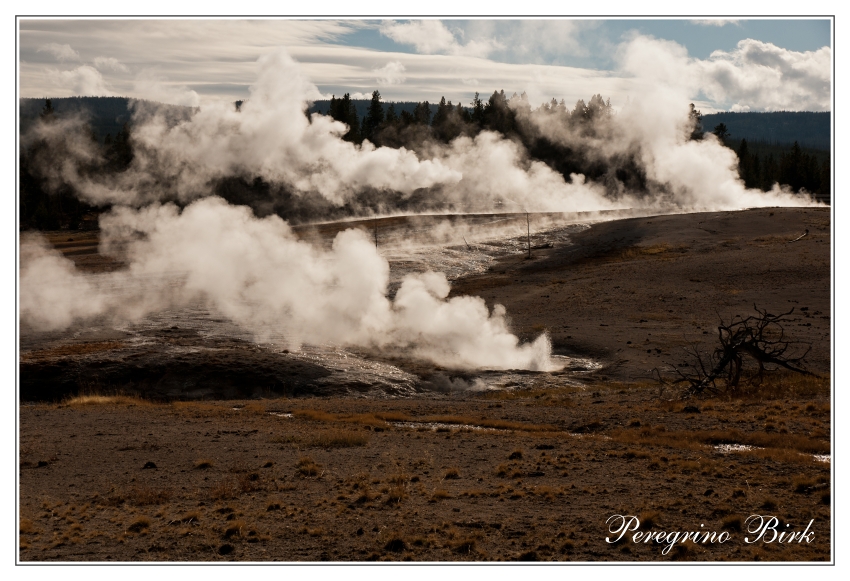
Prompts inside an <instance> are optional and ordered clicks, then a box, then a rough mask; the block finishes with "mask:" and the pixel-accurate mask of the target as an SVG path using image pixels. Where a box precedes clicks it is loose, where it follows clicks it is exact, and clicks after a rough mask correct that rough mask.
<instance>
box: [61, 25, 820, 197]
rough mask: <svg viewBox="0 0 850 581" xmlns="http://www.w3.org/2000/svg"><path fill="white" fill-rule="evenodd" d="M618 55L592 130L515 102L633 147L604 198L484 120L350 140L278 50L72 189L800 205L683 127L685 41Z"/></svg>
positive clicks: (589, 141)
mask: <svg viewBox="0 0 850 581" xmlns="http://www.w3.org/2000/svg"><path fill="white" fill-rule="evenodd" d="M622 54H623V55H624V56H623V59H622V61H623V62H622V68H623V71H624V72H625V73H627V74H631V75H633V76H634V77H635V79H636V80H635V84H636V85H638V86H640V87H641V90H640V91H638V92H636V93H635V96H634V98H632V99H631V100H630V102H629V103H628V104H627V105H626V106H624V108H623V110H622V111H621V112H620V113H619V114H618V115H617V116H616V117H615V118H614V119H611V120H608V121H607V122H606V126H605V127H604V128H603V129H604V131H602V132H600V134H601V135H602V138H590V137H587V136H586V135H584V134H582V133H581V132H578V131H575V130H574V129H571V128H570V127H569V126H568V125H565V124H561V123H556V122H553V120H552V118H551V117H549V116H546V115H542V114H539V113H538V114H531V113H528V114H525V115H523V114H522V112H520V113H521V115H520V117H521V119H522V120H523V121H524V122H526V123H529V122H530V123H532V124H534V125H536V127H537V129H538V131H539V132H540V134H541V135H542V136H545V137H547V138H548V139H551V140H553V141H556V142H560V143H561V144H563V145H567V146H569V147H572V148H574V149H580V150H581V151H583V152H585V153H586V154H587V155H588V156H591V157H592V156H596V157H598V158H599V159H600V160H603V161H607V160H610V159H612V158H614V157H616V156H618V155H622V154H625V153H630V152H637V154H638V161H639V163H640V164H641V166H642V167H644V169H645V171H646V173H647V178H648V179H649V180H650V182H651V183H652V184H654V190H655V191H656V195H650V196H646V195H643V196H642V197H636V196H635V195H633V193H631V192H627V191H621V192H620V195H619V196H618V197H617V198H616V199H612V198H611V197H610V196H606V195H605V190H604V188H602V187H601V186H599V185H598V184H595V183H592V182H587V181H586V180H585V177H584V176H582V175H572V176H571V177H570V179H569V180H565V179H564V178H563V176H562V175H561V174H559V173H558V172H556V171H554V170H552V169H551V168H550V167H549V166H548V165H546V164H545V163H542V162H539V161H534V160H530V159H528V156H527V154H526V152H525V151H524V149H523V148H522V146H521V145H519V144H517V143H515V142H514V141H511V140H508V139H505V138H504V137H503V136H501V135H500V134H498V133H493V132H488V131H484V132H481V133H480V134H478V135H477V136H476V137H475V138H474V139H470V138H467V137H460V138H458V139H456V140H454V141H453V142H452V143H451V144H449V145H448V146H443V145H440V144H431V145H430V146H429V147H426V146H423V148H422V151H421V152H420V153H419V154H418V155H417V154H416V153H414V152H413V151H410V150H408V149H405V148H399V149H395V148H389V147H378V148H376V147H375V146H374V145H372V144H371V143H368V142H364V143H363V145H362V146H357V145H355V144H352V143H350V142H346V141H343V140H342V139H340V136H341V135H343V134H344V133H345V131H346V130H347V129H346V127H345V125H344V124H342V123H340V122H337V121H334V120H333V119H331V118H330V117H327V116H322V115H313V116H312V117H311V118H309V119H308V117H307V115H306V114H305V111H306V107H307V102H308V100H309V99H311V98H313V97H315V96H316V95H318V94H319V91H318V89H317V88H316V87H315V86H314V85H313V84H312V83H311V82H310V81H309V80H307V79H306V78H305V77H304V76H303V74H302V73H301V70H300V68H299V66H298V64H297V63H296V62H295V61H293V60H292V59H291V58H290V57H289V56H288V55H287V54H286V53H285V52H283V51H277V52H274V53H271V54H268V55H266V56H264V57H262V58H261V59H260V61H259V65H260V66H259V76H258V78H257V82H256V83H255V84H254V85H253V86H252V87H251V95H250V98H249V99H248V100H247V101H246V102H245V103H244V104H243V105H242V106H241V110H240V111H236V109H235V107H233V105H232V104H230V103H209V104H205V105H204V106H203V107H201V109H200V111H198V112H197V113H196V114H195V115H193V116H192V117H191V119H189V120H187V121H184V122H181V123H179V124H177V125H176V126H174V125H173V124H172V123H169V121H168V120H167V119H166V117H165V114H156V113H154V114H150V112H146V114H145V115H139V116H138V117H137V119H136V124H135V126H134V130H133V145H134V153H135V161H134V163H133V165H132V166H131V168H130V169H129V170H128V171H126V172H122V173H120V174H119V175H118V176H117V178H116V177H114V176H113V177H110V178H109V179H108V180H107V181H103V179H102V178H91V179H88V178H87V179H82V178H77V179H74V180H73V183H74V184H75V186H76V187H77V190H78V191H80V192H81V195H82V196H83V197H84V198H85V199H86V200H87V201H89V202H92V203H95V204H102V203H110V204H131V205H135V206H139V205H143V204H146V203H150V202H153V201H163V200H173V199H178V200H180V201H183V202H188V201H191V200H193V199H197V198H199V197H204V196H207V195H210V193H211V184H212V183H213V182H214V181H215V180H217V179H220V178H223V177H228V176H241V177H244V178H248V179H252V178H255V177H260V178H263V179H264V180H266V181H267V182H271V183H279V184H286V185H287V186H288V187H289V188H291V189H294V190H295V191H296V192H315V193H319V194H321V195H322V196H324V197H325V198H327V199H328V200H330V201H331V202H333V203H334V204H340V205H341V204H343V203H345V202H346V201H347V200H348V199H350V197H351V196H352V195H353V194H354V193H356V192H358V191H361V190H363V189H364V188H372V189H374V190H378V191H380V190H389V191H394V192H400V193H402V194H410V193H412V192H414V191H415V190H418V189H421V188H439V191H440V195H441V196H444V197H445V198H446V199H447V201H450V202H454V203H456V205H457V206H458V207H470V206H471V207H474V208H475V209H476V210H481V209H487V208H494V207H495V204H496V201H497V200H498V201H502V202H503V201H506V200H507V201H510V202H513V204H511V206H512V207H514V208H517V209H522V210H527V211H565V212H566V211H581V210H603V209H612V208H630V207H631V208H634V207H642V208H655V207H658V208H660V207H666V208H670V207H671V206H672V207H676V208H679V209H681V210H684V211H700V210H732V209H740V208H743V207H752V206H764V205H782V206H788V205H795V206H796V205H806V204H811V203H812V202H811V200H810V199H809V198H808V197H806V196H797V195H793V194H791V193H789V192H787V191H782V190H781V189H780V188H779V187H777V188H775V189H774V191H773V192H769V193H764V192H761V191H759V190H747V189H746V188H745V187H744V185H743V182H742V181H741V180H740V179H739V177H738V174H737V170H736V166H737V159H736V156H735V153H734V152H733V151H731V150H729V149H728V148H725V147H723V146H722V145H721V144H720V143H719V142H717V140H716V139H714V137H713V136H712V135H708V136H707V138H706V139H705V140H703V141H699V142H693V141H688V139H687V138H686V136H687V134H688V131H687V130H686V127H685V125H686V124H687V104H688V97H689V95H690V94H692V93H693V92H694V80H693V74H692V68H693V67H691V66H690V64H689V61H688V58H687V53H686V52H685V51H684V49H683V48H682V47H680V46H679V45H676V44H675V43H671V42H667V41H659V40H655V39H651V38H646V37H639V38H637V39H634V40H633V41H631V42H630V43H629V44H628V45H627V48H625V49H624V50H623V52H622Z"/></svg>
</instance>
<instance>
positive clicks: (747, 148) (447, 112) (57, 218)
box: [20, 91, 831, 230]
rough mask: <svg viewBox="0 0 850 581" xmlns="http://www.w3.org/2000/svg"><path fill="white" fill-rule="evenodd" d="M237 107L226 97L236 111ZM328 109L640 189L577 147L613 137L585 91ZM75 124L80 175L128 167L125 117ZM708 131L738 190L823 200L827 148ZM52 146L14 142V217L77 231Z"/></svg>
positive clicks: (289, 198)
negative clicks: (89, 151) (480, 139)
mask: <svg viewBox="0 0 850 581" xmlns="http://www.w3.org/2000/svg"><path fill="white" fill-rule="evenodd" d="M241 104H242V103H241V102H237V103H236V104H235V105H236V109H237V110H239V108H240V105H241ZM432 111H433V113H432ZM328 114H329V115H330V116H331V117H332V118H333V119H335V120H337V121H341V122H343V123H345V124H346V125H347V126H348V130H347V132H346V133H345V134H344V135H343V139H345V140H347V141H349V142H352V143H358V144H359V143H362V142H363V141H364V140H367V139H368V140H369V141H370V142H371V143H373V144H374V145H376V146H386V147H395V148H398V147H406V148H408V149H412V150H418V149H419V148H423V147H427V145H428V144H429V143H433V142H441V143H445V144H447V143H449V142H451V141H452V140H454V139H456V138H458V137H461V136H465V137H469V138H474V137H475V136H477V135H478V134H479V133H480V132H481V131H485V130H487V131H494V132H498V133H499V134H501V135H502V136H504V137H505V138H506V139H510V140H513V141H515V142H518V143H521V144H522V145H523V146H524V148H525V150H526V151H527V152H528V156H529V158H530V159H532V160H538V161H542V162H544V163H546V164H548V165H549V166H550V167H551V168H553V169H554V170H555V171H558V172H560V173H561V174H562V175H563V176H564V177H565V179H569V176H570V174H573V173H575V174H583V175H585V176H586V178H587V179H589V180H592V181H595V182H597V183H599V184H601V185H603V186H604V187H606V188H607V189H608V190H609V191H610V192H611V193H612V194H616V193H618V192H620V191H622V189H623V188H625V189H627V190H629V191H632V192H638V193H639V192H646V191H648V190H649V189H650V186H649V184H648V183H647V177H646V174H645V170H644V168H643V165H642V163H641V161H640V152H639V151H637V150H634V151H631V152H630V153H623V154H619V155H615V156H613V157H604V156H598V155H594V153H593V150H592V149H591V148H589V147H585V146H582V145H581V144H582V142H583V138H591V139H594V140H596V141H600V140H601V141H603V142H604V140H605V139H606V138H613V134H612V133H611V134H609V133H608V131H609V130H610V128H611V125H610V124H609V123H607V120H609V119H610V118H611V117H612V115H613V112H612V108H611V103H610V100H604V99H603V98H602V96H601V95H594V96H593V97H592V98H591V99H590V100H589V101H588V102H587V103H585V101H583V100H579V101H578V102H577V103H576V104H575V106H573V107H572V108H569V107H567V105H566V104H565V102H564V101H563V100H561V101H557V100H555V99H552V100H551V101H550V102H548V103H544V104H543V105H542V106H540V107H538V108H536V109H532V108H531V106H530V105H529V103H528V99H527V97H526V95H525V94H524V93H523V94H522V95H520V96H517V95H516V94H514V95H513V96H512V97H510V98H508V97H507V96H506V95H505V93H504V91H494V92H493V94H492V95H491V96H490V97H489V99H487V100H486V101H484V100H483V99H481V98H480V95H479V94H478V93H476V94H475V97H474V98H473V101H472V103H470V106H469V107H464V106H463V105H462V104H461V103H457V104H456V105H455V104H452V102H451V101H446V99H445V98H442V99H441V100H440V103H439V104H438V105H436V107H434V106H432V105H431V104H430V103H429V102H428V101H423V102H420V103H417V104H416V105H415V107H413V108H412V109H411V110H407V109H404V110H402V111H401V112H400V113H397V112H396V109H395V106H394V105H393V104H392V103H390V104H389V105H388V106H386V107H385V105H384V104H383V103H382V102H381V95H380V93H379V92H378V91H374V92H373V93H372V99H371V101H370V103H369V107H368V109H367V111H366V114H365V115H363V116H362V118H361V117H359V116H358V115H357V111H356V109H355V106H354V103H353V101H352V99H351V98H350V95H349V94H347V93H346V94H345V95H343V96H342V97H341V98H337V97H336V96H334V97H333V98H332V99H331V101H330V108H329V111H328ZM59 117H61V116H60V115H57V113H56V111H54V109H53V106H52V102H51V100H50V99H47V100H46V102H45V104H44V107H43V109H42V110H41V112H40V113H39V119H40V120H41V122H42V123H44V124H46V125H47V126H50V125H51V124H54V123H57V122H58V120H59ZM308 117H309V114H308ZM689 119H690V122H691V129H690V130H689V131H690V138H691V139H703V138H704V132H703V129H702V125H701V120H702V115H701V114H700V112H699V111H698V110H697V109H696V108H694V107H693V105H691V109H690V112H689ZM541 127H549V128H556V131H554V132H552V133H547V132H546V131H544V130H542V129H541ZM84 131H85V132H86V135H84V136H83V137H84V138H85V139H86V140H87V142H88V145H89V146H91V148H93V150H94V151H96V152H98V153H99V155H96V156H94V158H95V159H96V160H97V161H93V162H91V163H89V164H88V165H87V166H84V167H80V168H78V171H79V173H80V174H81V175H82V176H83V177H85V176H86V175H90V176H95V175H103V174H110V173H117V172H121V171H124V170H126V169H127V168H128V167H129V166H130V164H131V163H132V161H133V150H132V145H131V133H132V126H131V125H129V124H127V123H125V124H124V125H123V126H122V128H121V129H120V131H118V132H117V134H116V135H114V136H113V135H112V134H107V135H106V136H105V138H104V139H103V141H102V142H101V141H99V140H98V138H97V137H96V135H95V133H94V132H93V131H92V130H91V128H90V127H89V128H88V129H86V130H84ZM714 133H715V134H716V135H717V136H718V137H719V138H720V139H721V141H723V143H724V144H726V145H727V147H730V148H732V149H734V150H735V151H736V153H737V155H738V158H739V173H740V176H741V178H742V179H743V180H744V182H745V183H746V185H747V186H748V187H751V188H760V189H762V190H765V191H766V190H769V189H771V187H772V186H773V184H774V183H776V182H779V183H781V184H787V185H788V186H790V187H791V188H792V189H793V190H794V191H800V190H801V189H805V190H806V191H809V192H811V193H813V194H815V195H816V196H817V197H818V198H819V199H822V200H825V201H829V200H830V191H831V181H830V166H829V156H828V152H827V153H824V152H816V151H812V150H806V149H805V148H801V147H800V146H799V144H798V143H796V142H795V143H794V145H793V146H777V145H768V144H765V143H760V142H755V143H752V144H751V143H748V142H747V140H745V139H744V140H739V141H733V140H732V139H731V135H730V134H729V132H728V130H727V129H726V127H725V125H724V124H723V123H721V124H719V125H718V126H716V127H715V129H714ZM564 134H568V136H569V138H561V139H559V138H558V135H564ZM61 149H62V145H60V146H59V149H58V150H57V145H56V144H55V143H50V144H48V143H47V141H46V140H45V139H40V140H36V141H30V142H28V143H27V145H26V146H24V144H23V143H22V147H21V152H20V220H21V226H22V227H23V228H38V229H45V230H52V229H57V228H60V227H61V228H77V227H79V226H80V223H81V221H82V219H83V216H84V215H85V214H86V213H88V212H91V211H93V210H95V208H92V207H90V206H88V205H87V204H85V203H83V202H81V201H80V200H79V198H78V197H77V195H76V192H75V191H74V189H73V186H72V185H70V184H65V183H62V184H59V186H58V187H57V184H56V183H55V180H54V182H51V180H50V179H49V177H46V172H44V171H41V170H43V168H47V167H51V164H53V166H57V165H59V164H61V160H62V156H63V153H62V150H61ZM47 173H49V172H47ZM213 190H214V191H215V193H216V194H218V195H221V196H223V197H225V199H227V200H228V201H230V202H231V203H242V204H248V205H250V206H251V207H252V208H254V210H255V212H257V213H258V215H266V214H268V213H277V214H280V215H282V216H283V217H285V218H287V219H295V220H296V221H298V220H299V219H300V220H309V219H310V218H311V217H315V215H316V214H317V213H319V214H322V215H325V217H326V218H327V219H333V218H334V217H342V216H344V215H350V214H354V213H357V212H358V211H362V210H366V211H369V210H372V211H375V210H377V209H378V208H380V207H381V204H382V203H387V204H391V203H397V204H399V205H398V209H404V207H405V206H404V205H403V204H410V206H409V207H408V209H409V211H416V210H417V208H418V209H422V208H424V207H426V206H427V204H428V203H429V202H428V199H427V197H426V198H422V199H418V198H417V197H416V196H413V197H408V198H404V199H402V198H399V197H398V196H395V197H394V196H393V195H391V193H383V194H381V193H379V192H364V193H363V195H362V196H360V198H359V199H354V200H351V201H349V202H348V203H347V204H346V206H345V207H343V208H336V207H333V206H332V204H330V203H329V202H327V200H324V199H318V198H320V196H318V197H316V196H313V197H310V196H306V195H298V194H297V193H296V192H290V191H289V190H288V189H287V188H286V186H283V185H272V184H268V183H265V182H264V181H263V180H262V179H259V178H257V179H252V180H251V179H245V178H242V177H239V176H233V177H231V178H225V179H222V180H220V181H219V183H216V184H213ZM420 197H421V196H420ZM395 198H399V199H397V200H396V199H395ZM381 200H384V202H382V201H381ZM430 203H435V202H430ZM415 204H420V206H419V207H417V206H416V205H415ZM423 204H424V205H423Z"/></svg>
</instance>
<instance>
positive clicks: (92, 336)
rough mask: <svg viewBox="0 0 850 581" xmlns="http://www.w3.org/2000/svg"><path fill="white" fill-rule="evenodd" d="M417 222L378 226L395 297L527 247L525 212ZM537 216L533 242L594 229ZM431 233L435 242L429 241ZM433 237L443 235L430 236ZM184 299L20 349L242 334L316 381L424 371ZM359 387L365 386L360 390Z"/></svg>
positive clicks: (485, 378)
mask: <svg viewBox="0 0 850 581" xmlns="http://www.w3.org/2000/svg"><path fill="white" fill-rule="evenodd" d="M413 222H414V223H410V222H405V223H403V224H402V225H396V226H394V227H384V228H382V229H381V230H379V233H378V237H379V251H380V253H381V255H382V256H383V257H384V258H386V259H387V261H388V262H389V266H390V285H389V293H390V296H391V297H392V296H393V295H395V293H396V291H397V290H398V287H399V285H400V284H401V281H402V279H403V278H404V277H405V276H407V275H409V274H415V273H422V272H426V271H429V270H432V271H437V272H443V273H445V274H446V275H447V278H448V279H449V281H454V280H457V279H458V278H461V277H463V276H466V275H469V274H474V273H481V272H484V271H486V270H487V269H488V268H489V267H490V266H492V265H493V263H494V261H495V260H497V259H498V258H500V257H503V256H508V255H516V254H522V253H524V252H525V249H526V245H527V244H528V240H527V238H526V228H527V225H526V219H525V216H524V215H522V216H519V217H518V216H516V215H514V216H506V215H493V216H474V217H473V216H468V217H457V216H454V217H445V218H436V219H434V218H433V217H430V218H429V220H428V221H427V223H420V224H416V223H415V220H414V221H413ZM531 222H532V228H533V230H534V231H533V232H532V235H531V245H532V247H535V246H538V247H540V246H545V247H551V246H564V245H569V244H570V243H571V242H570V239H569V237H570V235H572V234H575V233H577V232H581V231H582V230H585V229H587V228H588V227H589V224H588V223H587V222H586V221H585V222H575V221H574V217H573V221H571V220H569V219H568V218H567V217H566V216H559V217H554V216H548V217H545V218H544V217H542V216H539V215H537V216H532V219H531ZM540 224H542V227H541V226H537V227H536V228H535V225H540ZM435 232H437V234H435ZM323 238H324V240H323V241H324V242H325V243H326V242H327V241H328V240H329V238H332V236H328V235H327V234H326V235H325V236H324V237H323ZM429 238H430V239H431V240H432V241H430V242H429V241H428V240H429ZM434 238H437V239H438V240H437V241H434V240H433V239H434ZM423 240H424V241H423ZM313 242H319V243H321V242H322V241H320V240H314V241H313ZM90 280H91V281H92V283H93V284H94V285H95V286H98V287H100V288H101V289H102V290H107V291H109V293H110V294H114V295H116V296H123V295H124V293H126V294H127V295H128V296H129V295H130V294H132V291H133V289H131V288H121V285H122V284H123V285H129V284H131V283H128V282H127V281H128V280H131V279H125V278H120V277H119V278H116V277H109V276H108V275H97V274H94V275H91V278H90ZM132 280H134V283H132V284H140V283H141V284H143V285H144V288H146V289H155V291H152V292H156V293H157V294H163V293H166V294H167V292H168V290H169V288H168V287H173V288H175V289H176V288H179V286H180V282H181V275H180V274H179V273H163V274H161V275H158V276H148V277H146V278H145V279H144V280H143V281H140V280H139V278H135V279H132ZM183 305H184V306H181V307H179V308H171V309H165V310H160V311H156V312H153V313H149V314H147V315H145V316H144V317H143V318H142V319H141V320H137V321H135V322H123V323H117V324H116V323H114V322H113V323H110V321H107V320H98V321H95V322H94V324H93V323H92V322H91V321H89V322H88V323H86V324H85V325H81V324H77V325H75V326H73V327H71V328H70V329H68V330H66V331H64V332H49V333H35V332H32V331H26V330H22V334H21V351H22V352H25V351H28V350H33V349H40V348H44V347H45V345H46V344H56V343H58V344H67V343H69V342H71V343H73V342H75V341H82V342H86V341H88V342H91V341H103V340H120V341H122V342H123V343H124V344H126V345H127V346H128V347H130V348H144V347H146V346H150V347H155V348H156V349H158V350H163V349H165V350H167V351H168V353H169V354H170V355H181V354H190V353H202V352H206V354H207V355H209V356H211V357H214V356H215V352H216V350H220V349H222V348H225V349H226V348H227V347H228V344H229V343H231V342H232V343H237V342H238V343H241V346H242V347H243V348H244V347H245V343H247V344H248V348H249V349H257V350H260V351H265V352H267V353H280V354H283V352H284V350H286V351H287V353H286V355H285V356H286V358H287V359H288V360H290V361H292V360H298V361H303V362H305V363H310V364H314V365H318V366H320V367H322V368H324V369H325V370H327V371H329V372H330V375H329V376H328V377H326V378H319V379H317V380H316V382H317V383H319V384H321V383H327V384H329V385H339V384H344V385H359V386H367V385H368V386H374V387H373V389H370V390H366V391H367V392H368V393H370V394H374V395H379V394H388V395H412V394H414V393H416V392H417V391H419V390H418V389H417V385H421V380H420V378H419V377H417V376H416V375H413V374H411V373H408V372H406V371H404V370H403V369H401V368H399V367H397V366H395V365H392V364H391V363H387V362H384V361H380V360H376V359H375V358H373V357H369V354H368V353H363V352H361V351H360V350H358V349H346V348H341V347H339V346H338V345H332V344H324V345H322V344H319V345H301V346H300V347H299V348H297V349H296V348H292V347H291V346H292V345H293V338H292V337H290V336H288V335H287V333H286V330H285V329H284V328H283V327H278V328H270V330H268V331H267V332H265V333H264V334H263V336H262V337H259V338H258V337H257V336H256V335H255V334H254V333H252V332H251V331H249V330H247V329H245V328H243V327H240V326H239V325H238V324H236V323H234V322H233V321H231V320H230V319H228V318H227V317H226V316H224V315H223V314H222V313H220V312H218V311H217V310H216V309H215V308H214V307H213V306H212V305H211V304H210V303H208V302H206V301H202V300H198V301H195V302H194V303H190V304H188V305H186V304H185V303H183ZM170 332H171V333H174V335H175V336H179V338H180V339H181V340H179V341H169V340H168V339H167V338H168V337H169V333H170ZM163 339H165V341H163ZM199 339H200V340H199ZM232 343H231V344H232ZM251 346H252V347H251ZM552 360H553V363H555V364H556V365H558V366H560V367H562V368H563V370H564V371H563V372H562V373H561V377H560V379H559V380H560V381H562V382H564V383H567V384H572V385H579V383H578V381H576V379H574V377H578V376H580V375H582V374H584V373H588V372H590V371H592V370H594V369H597V368H599V367H600V364H599V363H597V362H595V361H592V360H589V359H579V358H568V357H564V356H558V355H553V356H552ZM442 373H443V374H445V375H447V376H446V377H443V376H441V377H440V378H439V380H438V381H436V382H432V383H433V385H432V389H436V390H439V391H446V392H451V391H466V390H476V391H479V390H491V389H494V390H501V389H516V388H522V387H526V386H530V385H531V384H532V383H533V382H534V381H536V380H535V378H536V377H537V376H538V374H537V373H534V372H529V371H486V370H485V371H480V372H477V373H476V374H475V376H476V377H475V379H474V380H472V381H464V380H460V379H457V378H455V379H452V378H451V373H449V372H442ZM357 391H359V392H360V393H364V390H363V389H358V390H357Z"/></svg>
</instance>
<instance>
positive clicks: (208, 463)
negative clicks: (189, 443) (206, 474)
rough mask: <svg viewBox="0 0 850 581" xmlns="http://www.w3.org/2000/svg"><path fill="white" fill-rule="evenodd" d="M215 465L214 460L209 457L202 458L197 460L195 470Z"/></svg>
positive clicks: (206, 468)
mask: <svg viewBox="0 0 850 581" xmlns="http://www.w3.org/2000/svg"><path fill="white" fill-rule="evenodd" d="M213 466H215V462H213V461H212V460H210V459H209V458H201V459H199V460H195V470H208V469H210V468H212V467H213Z"/></svg>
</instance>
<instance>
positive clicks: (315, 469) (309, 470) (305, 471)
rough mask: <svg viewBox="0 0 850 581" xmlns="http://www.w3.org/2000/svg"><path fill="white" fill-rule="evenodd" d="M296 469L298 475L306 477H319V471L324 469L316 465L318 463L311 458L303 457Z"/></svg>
mask: <svg viewBox="0 0 850 581" xmlns="http://www.w3.org/2000/svg"><path fill="white" fill-rule="evenodd" d="M296 468H297V469H298V473H299V474H301V476H305V477H307V476H318V475H319V471H320V470H321V469H322V467H321V466H319V465H318V464H316V462H315V461H314V460H313V459H312V458H310V457H309V456H302V457H301V459H299V460H298V464H297V465H296Z"/></svg>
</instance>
